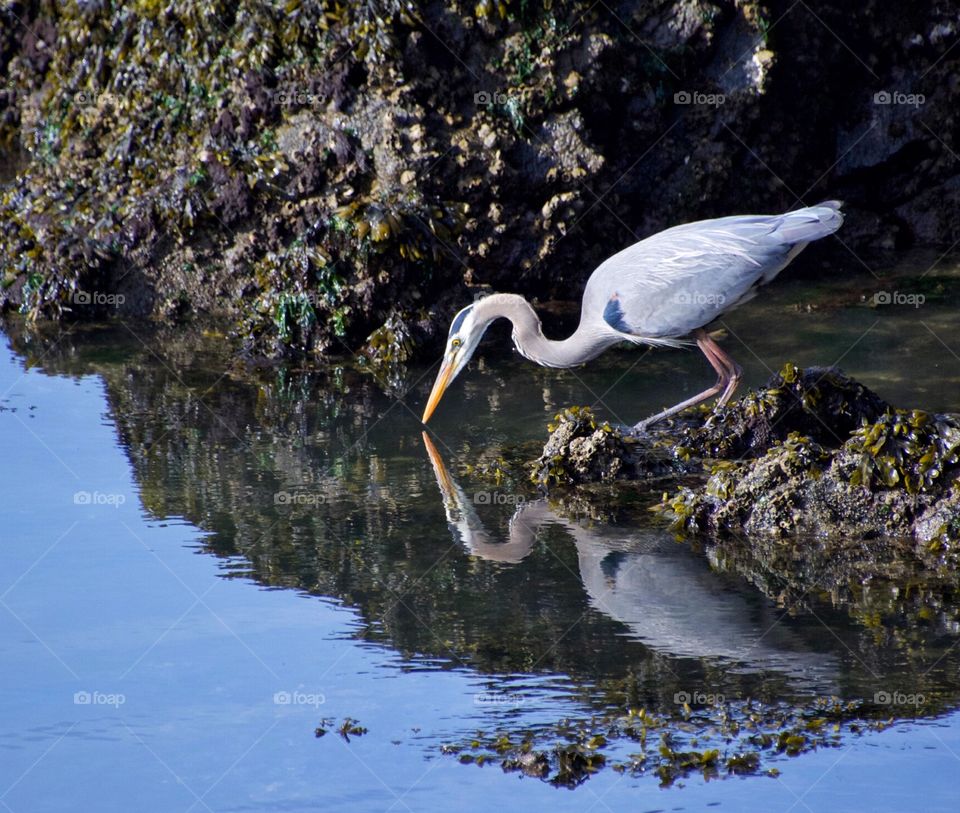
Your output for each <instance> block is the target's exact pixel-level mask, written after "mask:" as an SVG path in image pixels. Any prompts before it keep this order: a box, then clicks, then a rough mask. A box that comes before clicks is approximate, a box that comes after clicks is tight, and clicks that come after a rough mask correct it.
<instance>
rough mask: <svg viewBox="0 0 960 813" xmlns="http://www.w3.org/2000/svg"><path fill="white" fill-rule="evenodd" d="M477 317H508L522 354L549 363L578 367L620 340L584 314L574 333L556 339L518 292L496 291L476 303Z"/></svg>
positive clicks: (547, 365) (538, 362)
mask: <svg viewBox="0 0 960 813" xmlns="http://www.w3.org/2000/svg"><path fill="white" fill-rule="evenodd" d="M475 310H476V318H477V319H478V320H479V321H481V322H492V321H493V320H494V319H497V318H499V317H501V316H502V317H504V318H505V319H509V320H510V321H511V322H512V323H513V343H514V344H515V345H516V347H517V350H519V351H520V353H521V354H522V355H524V356H525V357H526V358H528V359H530V360H531V361H535V362H536V363H537V364H542V365H544V366H545V367H575V366H576V365H578V364H583V363H584V362H585V361H590V360H591V359H593V358H596V357H597V356H599V355H600V354H601V353H602V352H603V351H604V350H605V349H606V348H608V347H609V346H610V345H611V344H613V343H615V342H616V339H613V340H611V338H610V337H609V335H605V334H604V332H603V331H601V330H598V329H595V328H592V327H591V326H590V325H589V324H586V323H585V321H584V319H583V317H582V316H581V318H580V324H579V326H578V327H577V329H576V330H575V331H574V333H573V335H572V336H570V337H569V338H568V339H564V340H562V341H554V340H553V339H548V338H547V337H546V336H544V335H543V330H542V325H541V324H540V319H539V317H538V316H537V314H536V312H535V311H534V310H533V308H532V307H531V306H530V303H529V302H527V300H526V299H524V298H523V297H522V296H518V295H517V294H492V295H491V296H488V297H486V298H484V299H481V300H480V301H479V302H478V303H477V304H476V305H475Z"/></svg>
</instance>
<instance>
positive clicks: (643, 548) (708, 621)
mask: <svg viewBox="0 0 960 813" xmlns="http://www.w3.org/2000/svg"><path fill="white" fill-rule="evenodd" d="M423 442H424V445H425V446H426V450H427V454H428V456H429V457H430V462H431V463H432V464H433V471H434V474H435V475H436V478H437V485H438V486H439V488H440V492H441V494H442V497H443V504H444V509H445V511H446V514H447V522H448V524H449V526H450V529H451V532H452V533H453V535H454V538H455V539H456V540H457V541H459V542H460V543H461V544H463V546H464V547H465V548H466V549H467V550H468V551H469V552H470V553H471V554H473V555H475V556H479V557H482V558H483V559H488V560H490V561H494V562H503V563H509V564H517V563H519V562H521V561H522V560H523V559H524V557H526V556H527V555H528V554H529V553H530V551H531V550H532V549H533V546H534V543H535V542H536V537H537V533H538V531H539V530H540V529H541V528H544V527H547V526H559V527H562V528H563V529H564V530H565V531H566V532H567V533H568V534H569V535H570V537H571V538H572V539H573V542H574V544H575V545H576V547H577V558H578V562H579V570H580V579H581V581H582V582H583V587H584V589H585V590H586V592H587V595H588V597H589V601H590V605H591V606H592V607H593V608H594V609H596V610H599V611H600V612H601V613H603V614H604V615H606V616H608V617H610V618H612V619H613V620H615V621H619V622H620V623H622V624H623V625H624V626H625V627H626V628H627V629H628V630H629V634H630V637H631V638H634V639H636V640H638V641H640V642H641V643H643V644H644V645H645V646H646V647H648V648H650V649H652V650H657V651H659V652H662V653H665V654H669V655H673V656H675V657H689V658H715V659H721V660H723V661H725V662H727V663H728V664H729V666H730V668H732V669H735V670H740V671H776V672H781V673H783V674H786V675H789V676H791V677H793V678H798V679H801V680H803V681H804V682H805V683H810V684H814V685H817V687H818V688H819V689H821V690H823V689H829V688H830V687H831V686H832V684H833V683H834V678H835V675H836V672H837V661H836V658H835V657H834V656H833V655H832V654H824V653H819V652H813V651H810V650H809V649H808V648H806V647H805V644H804V642H803V641H801V640H800V638H799V636H797V635H796V634H793V633H792V632H791V631H790V630H789V629H788V628H786V627H784V626H783V625H782V624H779V623H778V618H777V617H776V615H775V614H774V613H773V612H772V610H770V609H766V608H761V611H760V612H758V607H757V605H756V603H752V602H750V601H748V600H747V598H746V597H745V596H744V595H743V594H742V593H739V592H732V591H730V590H729V589H728V588H726V587H724V585H723V584H722V583H721V581H720V580H719V579H718V577H717V575H716V574H715V573H713V572H712V571H711V570H710V568H709V566H708V565H707V562H706V561H705V560H704V559H703V558H702V557H699V556H696V555H695V554H694V553H693V552H692V551H690V550H689V549H688V548H684V547H682V546H680V545H678V544H677V543H676V542H675V541H673V539H672V538H671V537H670V536H669V534H668V533H667V532H665V531H663V530H660V529H654V528H644V529H625V528H619V529H618V528H614V527H604V526H602V525H593V526H586V525H583V524H581V523H579V522H575V521H573V520H570V519H567V518H566V517H562V516H560V515H559V514H557V513H556V512H555V511H554V510H553V509H551V508H550V505H549V504H548V503H547V501H546V500H544V499H540V500H531V501H528V502H524V503H522V504H521V505H520V506H519V507H518V508H517V510H516V512H515V513H514V515H513V517H512V518H511V520H510V524H509V534H508V539H507V540H505V541H499V540H497V539H495V538H494V537H492V536H491V535H490V533H489V532H488V531H487V530H486V528H485V527H484V525H483V522H482V521H481V520H480V517H479V516H478V515H477V512H476V510H475V509H474V507H473V502H472V500H470V499H469V498H468V497H467V495H466V494H465V493H464V491H463V489H462V488H461V487H460V485H459V484H458V483H457V482H456V480H454V479H453V478H452V477H451V476H450V475H449V473H448V472H447V469H446V467H445V466H444V463H443V459H442V458H441V457H440V454H439V453H438V452H437V449H436V447H435V446H434V445H433V443H432V441H431V440H430V437H429V436H428V435H427V433H426V432H424V433H423Z"/></svg>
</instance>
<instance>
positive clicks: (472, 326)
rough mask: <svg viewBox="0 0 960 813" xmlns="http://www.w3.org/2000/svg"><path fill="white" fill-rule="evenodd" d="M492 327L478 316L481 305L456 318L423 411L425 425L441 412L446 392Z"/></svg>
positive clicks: (472, 306)
mask: <svg viewBox="0 0 960 813" xmlns="http://www.w3.org/2000/svg"><path fill="white" fill-rule="evenodd" d="M489 324H490V320H489V319H484V320H481V319H480V318H478V316H477V303H474V304H473V305H467V307H465V308H464V309H463V310H462V311H460V312H459V313H458V314H457V315H456V316H454V317H453V321H452V322H451V323H450V333H449V335H448V336H447V348H446V350H445V351H444V353H443V364H441V365H440V372H439V373H437V380H436V381H434V382H433V389H432V390H431V391H430V397H429V398H428V399H427V406H426V408H425V409H424V410H423V422H424V423H426V422H427V421H428V420H430V416H431V415H432V414H433V410H434V409H436V408H437V404H439V403H440V399H441V398H442V397H443V393H444V391H445V390H446V389H447V387H448V386H449V385H450V382H451V381H453V379H455V378H456V377H457V376H458V375H460V371H461V370H462V369H463V368H464V367H466V366H467V362H469V361H470V358H471V357H472V356H473V353H474V351H475V350H476V349H477V345H478V344H480V339H482V338H483V333H484V331H485V330H486V329H487V325H489Z"/></svg>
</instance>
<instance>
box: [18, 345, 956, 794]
mask: <svg viewBox="0 0 960 813" xmlns="http://www.w3.org/2000/svg"><path fill="white" fill-rule="evenodd" d="M0 407H2V411H0V448H2V450H3V461H4V462H3V465H2V467H0V494H2V495H3V500H2V528H3V543H2V545H0V572H2V574H3V575H2V582H0V653H2V655H0V656H2V663H3V669H2V671H0V697H2V698H3V704H2V717H0V746H2V754H3V758H2V760H0V808H2V809H3V810H6V811H13V813H26V812H27V811H30V812H31V813H32V812H33V811H37V812H39V811H66V810H96V811H113V810H117V811H130V810H138V811H173V810H182V811H202V810H208V811H235V810H247V811H249V810H271V811H274V810H275V811H301V810H303V811H308V810H309V811H314V810H318V809H332V810H350V811H420V810H424V811H433V810H464V811H467V810H477V811H488V810H491V809H496V808H498V807H499V808H501V809H504V810H513V809H518V808H521V807H522V808H524V809H530V810H541V809H543V810H547V809H549V810H561V811H562V810H576V811H606V810H614V811H619V810H627V809H629V810H637V811H653V810H705V809H708V808H709V809H711V810H712V809H718V808H719V809H727V810H735V811H739V810H746V809H750V810H763V811H784V812H786V811H802V810H808V811H827V810H829V811H861V810H862V811H905V810H924V811H955V810H957V809H960V791H958V790H957V782H956V776H957V775H958V770H960V713H958V712H957V711H955V710H951V711H949V712H948V713H945V714H943V715H942V716H941V717H939V718H931V719H918V720H916V721H912V722H910V721H908V722H902V723H898V724H896V725H895V726H893V727H892V728H890V729H888V730H886V731H882V732H871V733H867V734H864V735H861V736H858V735H854V734H848V735H846V736H845V737H844V739H843V742H842V744H841V747H839V748H827V749H823V750H819V751H816V752H813V753H807V754H804V755H801V756H798V757H796V758H786V757H784V758H782V759H780V760H778V761H777V762H776V767H778V768H779V769H780V771H781V774H780V776H779V777H778V778H771V777H766V776H756V777H746V778H733V779H728V780H726V781H711V782H705V781H704V780H703V779H702V778H699V777H697V776H692V777H689V778H686V779H683V780H681V781H680V782H679V783H677V784H676V785H674V786H673V787H670V788H666V789H662V788H660V787H659V786H658V783H657V781H656V780H655V779H653V778H650V777H643V776H641V777H634V776H630V775H627V774H618V773H615V772H613V771H609V770H607V771H602V772H601V773H599V774H598V775H596V776H595V777H594V778H592V779H590V780H589V781H588V782H587V783H585V784H584V785H582V786H581V787H580V788H577V789H576V790H574V791H572V792H571V791H567V790H558V789H555V788H553V787H551V786H550V785H548V784H546V783H544V782H541V781H538V780H536V779H531V778H527V777H523V778H521V777H519V776H518V775H516V774H509V775H508V774H504V773H503V772H502V771H501V770H500V768H498V767H496V766H495V765H488V766H485V767H477V766H472V765H461V764H460V763H459V762H458V761H457V760H456V759H455V758H452V757H449V756H444V755H442V754H441V753H440V748H439V746H440V744H442V743H445V742H450V741H454V740H456V739H457V738H458V737H462V736H463V735H464V733H465V732H469V731H471V730H473V729H478V728H489V727H490V726H492V725H493V724H494V722H496V721H497V720H502V719H503V716H504V711H503V710H502V709H498V708H487V707H485V706H484V705H483V704H482V703H478V702H477V697H478V694H482V693H485V692H489V691H491V690H494V691H495V690H497V687H502V686H505V685H509V684H510V681H511V680H517V681H522V682H523V692H524V693H525V696H527V697H528V698H530V702H529V705H528V706H526V707H525V708H524V709H523V711H522V714H523V715H526V717H527V718H528V720H527V722H531V723H532V722H536V721H537V720H546V719H548V718H553V719H557V718H560V717H562V716H564V715H566V714H568V713H569V714H574V713H576V712H577V710H578V708H579V705H578V700H577V699H576V698H575V697H574V696H573V695H572V694H565V692H564V689H563V687H564V686H565V685H566V683H567V679H566V677H565V676H564V674H563V673H561V672H557V673H550V672H546V673H544V672H532V673H530V674H529V675H525V676H524V675H513V676H511V675H504V674H501V675H492V674H489V673H483V672H481V671H478V670H477V669H476V668H473V667H471V666H470V665H461V664H460V663H458V662H457V661H456V660H451V659H449V658H442V657H439V656H437V655H436V654H417V653H411V652H402V651H401V650H400V649H398V648H395V647H393V646H391V645H390V643H389V640H383V639H379V640H378V639H377V638H376V636H373V637H372V638H370V637H369V636H367V639H366V640H365V636H364V635H363V634H362V633H363V632H364V630H365V629H367V628H368V627H369V625H370V624H369V620H368V619H365V618H363V617H362V613H361V612H360V611H359V610H358V609H357V608H356V607H353V608H351V607H350V606H346V604H345V603H343V602H341V601H340V600H338V599H336V598H334V597H331V596H324V595H317V594H308V593H307V592H304V591H303V590H300V589H295V588H289V589H274V588H267V587H265V586H264V582H263V580H262V579H255V578H253V576H251V575H250V574H249V566H248V564H247V562H246V560H245V559H243V558H242V557H239V556H231V555H223V556H212V555H210V554H209V551H208V550H207V549H206V548H205V540H206V541H208V540H209V536H210V532H209V531H208V532H204V531H201V530H200V529H198V528H197V527H195V526H194V525H192V524H191V523H190V522H188V521H186V520H185V519H183V518H182V517H179V516H162V517H158V516H157V515H156V514H155V513H154V512H152V511H148V510H146V509H145V507H144V505H145V504H151V501H156V500H157V498H158V497H157V495H156V494H152V495H144V494H143V493H142V492H141V490H140V489H141V486H140V484H138V481H137V480H136V479H135V476H134V473H133V470H132V468H131V462H130V459H129V457H128V455H127V454H125V451H124V447H123V445H122V444H121V443H120V441H119V439H118V430H117V426H116V425H115V421H114V417H113V416H112V412H111V406H110V404H108V402H107V399H106V396H105V385H104V383H103V381H102V379H101V378H100V377H98V376H97V375H82V376H65V375H58V374H50V373H49V372H45V371H43V370H42V369H40V368H35V369H25V367H24V362H23V359H22V358H20V357H19V356H17V355H16V354H15V353H13V352H12V351H11V350H9V349H6V348H5V349H4V350H3V351H2V353H0ZM185 431H188V430H185ZM251 431H252V430H251ZM411 454H413V453H411ZM417 465H420V466H425V464H424V462H423V460H420V461H419V462H418V464H417ZM423 470H424V471H429V470H428V469H426V468H424V469H423ZM179 486H180V487H182V488H183V489H184V491H183V493H181V494H179V495H178V498H180V499H183V500H186V501H187V502H189V501H190V499H191V495H190V494H189V493H188V491H189V488H188V486H189V481H188V480H187V479H184V480H183V481H182V482H181V483H180V484H179ZM415 491H416V489H412V491H411V499H414V498H416V499H425V497H426V494H422V495H421V494H419V493H413V492H415ZM78 494H79V495H80V496H78ZM86 495H89V499H88V498H87V496H86ZM431 499H433V500H435V501H436V502H437V503H439V497H438V496H437V495H436V494H433V495H432V496H431ZM433 516H434V524H433V525H430V526H421V527H420V533H421V535H422V539H423V540H424V544H429V543H430V540H433V542H434V543H436V544H439V543H440V542H439V540H446V542H445V543H444V544H448V543H449V530H448V529H447V528H446V526H445V522H444V520H443V517H442V514H441V513H440V512H439V509H436V510H435V511H434V514H433ZM431 535H432V536H431ZM450 555H451V556H452V557H454V558H462V557H465V556H466V553H465V552H464V551H462V550H455V551H454V552H453V553H451V554H450ZM515 567H517V568H522V567H524V564H523V563H521V564H519V565H516V566H515ZM388 576H389V574H383V577H384V578H386V577H388ZM501 598H503V597H501V596H498V595H497V594H490V595H489V601H491V602H497V601H499V600H501ZM751 600H753V599H751ZM618 634H619V635H621V636H622V634H623V633H622V631H621V632H620V633H618ZM823 634H824V635H826V633H823ZM388 637H389V636H388ZM425 637H428V634H426V633H425ZM437 650H438V651H442V646H439V645H438V647H437ZM284 693H286V694H284ZM284 700H289V701H290V702H284ZM345 717H351V718H354V719H356V720H358V721H359V722H360V724H361V725H363V726H365V727H367V728H368V729H369V731H368V733H367V734H365V735H363V736H359V737H351V738H350V740H349V741H346V740H344V739H343V738H342V737H340V736H339V735H338V734H337V733H336V731H334V730H330V731H329V732H328V733H327V734H326V735H325V736H323V737H320V738H317V737H315V736H314V729H315V728H316V727H317V726H318V725H320V724H321V721H322V720H323V719H324V718H327V719H329V720H333V721H335V722H334V723H333V724H332V725H333V727H334V728H335V727H336V725H338V724H339V722H340V721H342V720H343V718H345ZM328 727H330V724H328Z"/></svg>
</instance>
